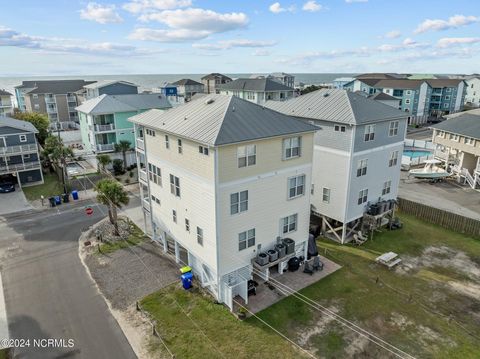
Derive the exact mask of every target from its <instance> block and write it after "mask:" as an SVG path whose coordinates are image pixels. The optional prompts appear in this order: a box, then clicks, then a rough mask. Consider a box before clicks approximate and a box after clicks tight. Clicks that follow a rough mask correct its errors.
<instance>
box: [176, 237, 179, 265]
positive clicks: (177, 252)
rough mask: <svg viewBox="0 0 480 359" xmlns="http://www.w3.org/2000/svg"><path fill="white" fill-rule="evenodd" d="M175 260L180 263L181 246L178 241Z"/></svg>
mask: <svg viewBox="0 0 480 359" xmlns="http://www.w3.org/2000/svg"><path fill="white" fill-rule="evenodd" d="M175 262H177V263H180V246H179V245H178V242H177V241H175Z"/></svg>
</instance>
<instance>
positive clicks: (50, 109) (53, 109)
mask: <svg viewBox="0 0 480 359" xmlns="http://www.w3.org/2000/svg"><path fill="white" fill-rule="evenodd" d="M47 113H57V106H51V105H49V106H47Z"/></svg>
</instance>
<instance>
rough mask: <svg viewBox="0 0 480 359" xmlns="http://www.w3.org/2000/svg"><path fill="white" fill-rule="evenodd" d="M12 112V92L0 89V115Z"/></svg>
mask: <svg viewBox="0 0 480 359" xmlns="http://www.w3.org/2000/svg"><path fill="white" fill-rule="evenodd" d="M12 113H13V103H12V94H11V93H10V92H8V91H5V90H2V89H0V116H5V115H10V114H12Z"/></svg>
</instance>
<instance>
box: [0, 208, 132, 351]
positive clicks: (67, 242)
mask: <svg viewBox="0 0 480 359" xmlns="http://www.w3.org/2000/svg"><path fill="white" fill-rule="evenodd" d="M84 205H85V203H82V204H70V205H68V206H65V207H62V206H59V207H56V208H52V209H49V210H46V211H41V212H33V213H32V212H30V213H28V212H27V213H17V214H14V215H8V216H5V217H3V218H2V217H0V233H1V235H0V267H1V268H0V270H1V274H2V280H3V287H4V295H5V302H6V312H7V318H8V327H9V332H10V337H11V338H29V339H30V340H31V342H33V339H49V338H53V339H65V340H68V339H73V343H74V345H73V347H69V346H68V345H67V346H66V347H47V348H34V347H32V346H30V347H26V348H21V349H18V350H16V351H15V358H19V359H20V358H28V359H30V358H33V359H37V358H39V359H40V358H42V359H43V358H89V359H90V358H91V359H96V358H119V359H123V358H125V359H133V358H136V356H135V354H134V352H133V350H132V348H131V346H130V344H129V343H128V341H127V339H126V338H125V335H124V334H123V332H122V331H121V329H120V327H119V325H118V323H117V322H116V321H115V319H114V318H113V316H112V315H111V313H110V311H109V309H108V307H107V305H106V303H105V300H104V299H103V297H102V296H101V294H100V293H99V292H98V290H97V288H96V286H95V284H94V282H93V281H92V280H91V278H90V277H89V276H88V274H87V273H86V271H85V268H84V267H83V265H82V263H81V261H80V258H79V257H78V237H79V236H80V233H81V231H82V229H86V228H87V227H88V226H90V225H92V224H93V223H95V222H97V221H99V220H100V219H101V214H100V211H96V212H95V213H94V214H93V216H91V217H87V216H86V215H85V214H84V208H83V207H84Z"/></svg>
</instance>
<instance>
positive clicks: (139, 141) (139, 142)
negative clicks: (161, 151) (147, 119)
mask: <svg viewBox="0 0 480 359" xmlns="http://www.w3.org/2000/svg"><path fill="white" fill-rule="evenodd" d="M136 142H137V148H138V149H139V150H142V151H145V143H144V142H143V138H137V141H136Z"/></svg>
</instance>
